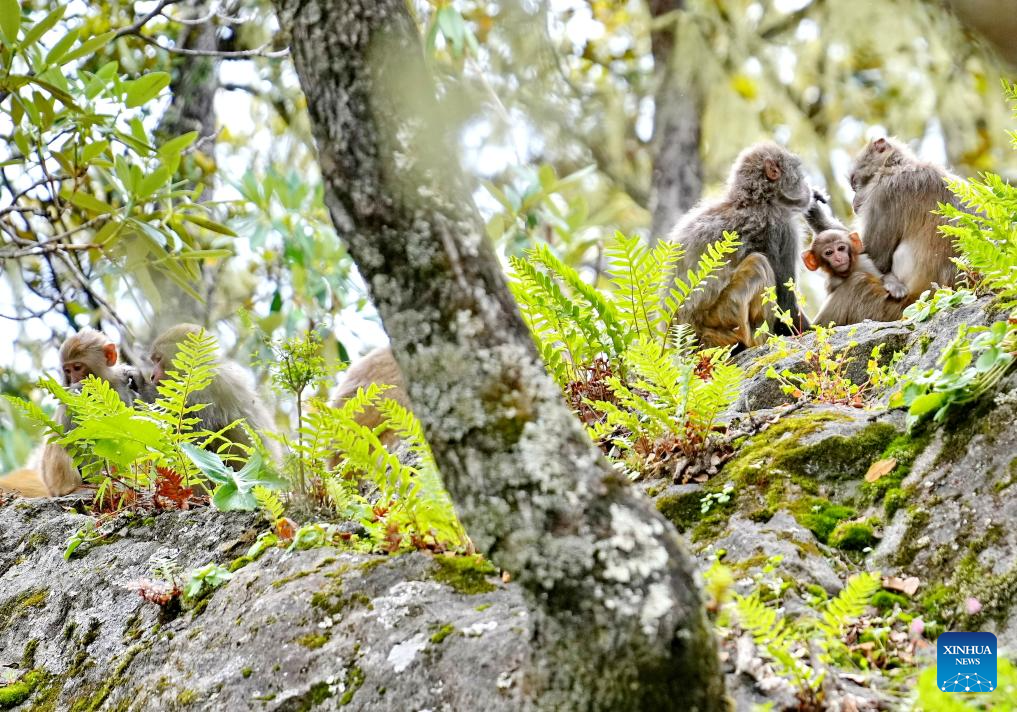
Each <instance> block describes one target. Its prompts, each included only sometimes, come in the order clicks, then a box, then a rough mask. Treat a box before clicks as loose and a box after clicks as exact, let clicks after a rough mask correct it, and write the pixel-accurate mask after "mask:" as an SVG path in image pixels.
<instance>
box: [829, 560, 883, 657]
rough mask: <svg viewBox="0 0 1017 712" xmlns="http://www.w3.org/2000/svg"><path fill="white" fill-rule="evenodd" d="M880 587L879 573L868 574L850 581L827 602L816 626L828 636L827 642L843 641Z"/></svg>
mask: <svg viewBox="0 0 1017 712" xmlns="http://www.w3.org/2000/svg"><path fill="white" fill-rule="evenodd" d="M880 585H881V579H880V576H879V573H870V572H866V573H861V574H857V575H855V576H852V577H851V578H849V579H848V581H847V583H846V584H845V585H844V588H843V589H841V592H840V593H839V594H837V596H836V597H835V598H832V599H830V600H829V601H827V603H826V606H825V608H824V609H823V611H822V613H821V615H820V617H819V621H818V622H817V624H816V627H817V628H819V630H821V631H822V632H823V633H825V634H826V640H837V641H839V640H840V639H841V637H842V636H843V635H844V633H845V632H846V630H847V627H848V626H849V625H850V624H852V623H854V622H855V621H856V620H857V619H858V617H859V616H861V615H862V613H864V612H865V607H866V606H868V605H869V601H870V600H871V599H872V596H873V595H874V594H875V593H876V591H878V590H879V588H880Z"/></svg>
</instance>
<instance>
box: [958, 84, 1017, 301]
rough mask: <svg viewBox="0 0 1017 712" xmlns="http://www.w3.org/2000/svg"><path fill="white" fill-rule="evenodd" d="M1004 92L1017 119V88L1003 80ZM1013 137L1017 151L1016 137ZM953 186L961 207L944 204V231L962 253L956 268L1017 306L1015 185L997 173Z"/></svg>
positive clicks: (1014, 135)
mask: <svg viewBox="0 0 1017 712" xmlns="http://www.w3.org/2000/svg"><path fill="white" fill-rule="evenodd" d="M1003 90H1004V93H1005V94H1006V98H1007V100H1008V101H1009V102H1010V105H1011V107H1012V108H1013V111H1014V116H1017V84H1010V83H1009V82H1007V81H1006V80H1003ZM1009 133H1010V139H1011V143H1012V145H1013V146H1014V147H1015V148H1017V133H1015V132H1013V131H1011V132H1009ZM949 185H950V190H951V191H953V193H954V194H955V195H956V196H957V198H958V199H959V200H960V202H961V203H962V204H963V207H957V206H955V205H946V204H944V205H940V206H939V214H940V215H942V216H943V217H945V218H947V219H948V221H949V222H948V223H947V224H945V225H943V226H942V227H941V228H940V230H941V231H942V232H943V234H945V235H947V236H949V237H951V238H952V239H953V242H954V245H955V247H956V248H957V251H958V252H959V253H960V257H959V258H958V259H957V260H955V261H956V262H957V265H958V266H959V267H960V268H961V269H962V270H964V271H965V272H967V273H968V274H969V275H971V276H972V278H973V279H974V280H975V281H976V282H977V283H978V284H979V286H981V287H983V288H985V289H987V290H989V291H992V292H994V293H995V294H996V295H997V298H998V299H999V300H1000V302H1001V303H1002V304H1003V305H1004V306H1005V307H1017V187H1014V186H1012V185H1010V183H1009V182H1008V181H1006V180H1004V179H1003V178H1002V177H1000V176H998V175H996V174H995V173H983V174H982V175H981V178H980V179H979V180H972V181H965V180H961V179H952V180H951V181H950V182H949Z"/></svg>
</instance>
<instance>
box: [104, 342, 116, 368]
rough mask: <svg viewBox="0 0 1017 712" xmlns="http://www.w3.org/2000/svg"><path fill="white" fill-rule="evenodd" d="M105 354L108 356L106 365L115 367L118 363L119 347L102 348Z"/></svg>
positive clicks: (108, 345) (107, 345)
mask: <svg viewBox="0 0 1017 712" xmlns="http://www.w3.org/2000/svg"><path fill="white" fill-rule="evenodd" d="M102 352H103V354H105V355H106V365H107V366H113V365H114V364H116V362H117V347H116V344H106V345H105V346H103V347H102Z"/></svg>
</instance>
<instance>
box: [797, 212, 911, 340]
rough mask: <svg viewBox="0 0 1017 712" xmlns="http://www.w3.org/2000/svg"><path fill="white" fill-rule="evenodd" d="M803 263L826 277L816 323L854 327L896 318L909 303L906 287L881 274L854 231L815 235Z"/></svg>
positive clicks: (834, 230) (892, 276)
mask: <svg viewBox="0 0 1017 712" xmlns="http://www.w3.org/2000/svg"><path fill="white" fill-rule="evenodd" d="M802 262H804V263H805V267H806V268H808V269H809V270H810V271H813V272H814V271H816V270H822V271H823V273H824V274H825V275H826V290H827V292H828V296H827V299H826V303H825V304H823V307H822V309H820V310H819V314H818V315H817V316H816V320H815V321H816V323H817V324H822V325H824V326H825V325H827V324H829V323H830V322H833V323H834V324H854V323H857V322H859V321H863V320H865V319H873V320H875V321H893V320H895V319H899V318H900V316H901V313H902V312H903V311H904V307H905V306H907V304H908V302H907V301H906V300H903V297H905V296H907V287H905V286H904V284H903V283H901V281H900V280H899V279H897V278H896V277H895V276H894V275H893V274H883V273H882V272H880V271H879V270H878V269H876V265H875V264H874V263H873V261H872V258H870V257H869V256H868V255H867V254H865V247H864V245H863V244H862V240H861V237H860V236H859V235H858V233H857V232H851V233H848V232H847V231H846V230H837V229H831V230H824V231H823V232H821V233H819V234H818V235H816V237H815V239H814V240H813V241H812V244H811V245H810V246H809V249H808V250H806V251H805V252H804V253H802Z"/></svg>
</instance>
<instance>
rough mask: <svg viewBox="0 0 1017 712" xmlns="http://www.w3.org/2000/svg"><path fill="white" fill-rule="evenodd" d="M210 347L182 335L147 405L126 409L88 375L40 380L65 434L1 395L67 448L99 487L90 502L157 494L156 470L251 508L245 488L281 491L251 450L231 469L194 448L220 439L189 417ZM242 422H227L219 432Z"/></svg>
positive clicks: (208, 371) (209, 373)
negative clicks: (65, 424)
mask: <svg viewBox="0 0 1017 712" xmlns="http://www.w3.org/2000/svg"><path fill="white" fill-rule="evenodd" d="M217 350H218V346H217V344H216V341H215V339H214V338H212V337H211V336H209V335H207V334H205V333H204V332H201V333H198V334H188V336H187V338H186V339H185V340H184V341H183V342H181V344H180V347H179V350H178V352H177V355H176V357H175V358H174V359H173V363H172V370H169V371H167V374H166V376H167V377H166V378H165V379H163V381H162V382H160V383H159V385H158V397H157V398H156V401H155V403H154V404H151V405H150V404H146V403H143V402H141V401H136V402H135V403H134V405H133V406H132V407H128V406H127V405H125V404H124V403H123V401H121V400H120V397H119V395H117V393H116V391H114V390H113V389H112V387H111V386H110V385H109V383H107V382H106V381H104V380H102V379H99V378H96V377H94V376H90V377H88V378H86V379H85V380H83V381H82V382H81V384H80V389H77V390H72V389H66V388H64V387H63V386H61V385H60V384H58V383H57V382H56V381H54V380H53V379H51V378H47V379H44V380H43V381H42V386H43V387H44V388H45V389H46V390H48V391H49V392H50V393H52V394H53V395H54V396H55V397H56V398H57V399H58V400H59V401H60V403H61V404H62V405H63V407H65V408H66V409H67V413H68V415H69V417H70V419H71V422H72V423H73V424H74V427H73V428H72V429H70V430H68V431H67V432H64V429H63V428H62V427H61V425H60V424H59V423H57V422H56V421H54V420H53V419H52V418H50V417H49V416H47V415H46V413H45V412H44V411H43V410H42V409H40V408H39V407H38V406H36V405H34V404H33V403H31V402H30V401H26V400H23V399H20V398H15V397H12V396H7V398H8V400H9V401H10V402H11V403H12V404H14V405H15V406H16V407H18V408H20V409H21V410H22V411H23V412H24V414H25V415H26V416H27V417H28V418H30V419H34V420H35V421H36V422H38V423H39V424H40V425H42V426H43V427H45V428H46V430H47V431H48V432H49V433H50V434H51V436H52V438H53V441H54V442H56V443H57V444H59V445H61V446H62V447H64V448H65V449H66V450H67V451H68V453H69V454H70V456H71V458H72V459H73V460H74V463H75V464H76V465H77V467H78V469H79V471H80V472H81V474H82V477H83V478H84V479H85V480H86V481H91V482H95V483H96V484H98V492H97V496H96V499H97V501H100V502H101V501H102V500H104V498H105V496H106V495H107V494H108V493H111V492H112V491H113V490H129V491H131V492H134V493H136V494H137V493H143V492H144V493H149V494H151V493H152V491H153V490H155V491H156V495H158V487H159V480H160V477H162V479H163V480H165V478H166V475H165V474H162V475H161V474H160V471H162V472H163V473H166V472H170V473H172V477H173V478H174V479H175V480H176V481H177V482H178V483H179V485H180V486H181V487H190V486H192V485H196V486H198V487H199V488H201V489H203V490H209V491H210V490H212V488H213V487H214V486H215V485H218V487H215V492H214V493H213V502H214V503H215V504H216V505H217V506H221V507H225V508H227V509H237V508H240V509H244V508H247V509H253V508H254V506H255V504H256V502H255V499H254V496H253V495H251V494H250V489H251V488H252V487H253V486H255V485H258V484H261V485H265V486H272V487H277V486H280V481H279V480H278V478H275V477H274V476H273V475H272V474H271V472H269V471H268V469H267V468H266V467H264V464H263V463H264V461H263V459H262V458H261V456H260V454H259V453H258V452H257V451H254V453H253V456H252V457H250V458H249V460H248V461H247V463H246V464H245V465H244V467H243V468H242V469H241V470H240V471H239V472H233V471H232V470H231V469H229V468H227V467H226V466H225V465H224V464H223V462H222V460H221V459H220V458H219V457H218V456H216V455H215V454H214V453H211V452H208V451H205V450H203V449H201V448H202V447H205V446H215V445H218V444H219V443H220V442H221V441H224V438H223V437H222V432H218V433H213V432H209V431H206V430H202V429H200V428H197V427H196V426H197V425H198V424H199V423H200V419H199V418H198V417H197V415H196V414H197V413H198V412H199V411H200V410H201V409H202V408H204V407H206V405H205V404H203V403H201V402H200V397H198V398H197V400H198V401H199V402H192V401H194V400H196V398H195V395H196V394H198V393H200V391H202V390H203V389H204V388H206V387H207V386H208V385H209V384H210V383H211V382H212V379H213V378H214V376H215V361H216V353H217ZM241 425H243V424H242V423H232V424H230V425H229V426H227V427H226V428H224V429H223V430H224V431H225V430H227V429H229V428H230V427H234V426H241ZM226 444H228V441H226V442H224V443H223V446H225V445H226ZM232 458H233V459H236V458H235V456H232ZM163 486H164V487H165V485H163ZM162 496H165V490H164V491H163V493H162ZM119 501H122V500H119Z"/></svg>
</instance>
